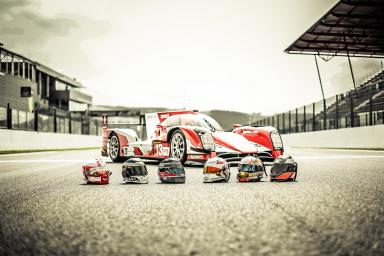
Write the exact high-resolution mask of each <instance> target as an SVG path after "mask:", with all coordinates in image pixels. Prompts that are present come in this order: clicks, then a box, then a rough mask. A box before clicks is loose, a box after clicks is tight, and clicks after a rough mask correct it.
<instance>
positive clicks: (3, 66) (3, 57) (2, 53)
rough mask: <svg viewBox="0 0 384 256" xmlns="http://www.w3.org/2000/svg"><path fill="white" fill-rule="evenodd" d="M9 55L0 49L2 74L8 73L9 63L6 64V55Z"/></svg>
mask: <svg viewBox="0 0 384 256" xmlns="http://www.w3.org/2000/svg"><path fill="white" fill-rule="evenodd" d="M6 54H7V53H6V52H5V51H4V50H1V49H0V72H1V73H6V72H7V63H6V62H5V55H6Z"/></svg>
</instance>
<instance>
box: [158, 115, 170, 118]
mask: <svg viewBox="0 0 384 256" xmlns="http://www.w3.org/2000/svg"><path fill="white" fill-rule="evenodd" d="M168 117H169V114H161V115H160V118H161V119H165V118H168Z"/></svg>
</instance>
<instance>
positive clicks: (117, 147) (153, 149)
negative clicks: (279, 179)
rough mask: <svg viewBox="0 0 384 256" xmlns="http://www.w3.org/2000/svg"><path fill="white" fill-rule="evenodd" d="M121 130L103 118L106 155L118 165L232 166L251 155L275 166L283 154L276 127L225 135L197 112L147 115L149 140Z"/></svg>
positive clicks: (247, 128)
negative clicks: (136, 161)
mask: <svg viewBox="0 0 384 256" xmlns="http://www.w3.org/2000/svg"><path fill="white" fill-rule="evenodd" d="M115 125H116V126H115ZM114 126H115V127H114ZM120 126H121V125H120ZM117 127H118V124H116V123H115V124H113V123H108V116H106V115H105V116H103V145H102V155H103V156H110V158H111V159H112V160H113V161H115V162H116V161H121V160H122V159H124V158H132V157H139V158H143V159H156V160H163V159H166V158H173V159H177V160H179V161H180V162H181V163H182V164H184V163H185V162H202V163H204V162H206V161H207V160H208V159H210V158H213V157H216V156H220V157H221V158H224V159H226V160H227V161H228V162H232V161H240V160H241V158H243V157H244V156H247V155H254V156H257V157H259V158H260V159H261V160H263V161H267V162H273V161H274V159H275V158H276V157H278V156H279V155H282V154H283V144H282V142H281V138H280V135H279V133H278V132H277V130H276V129H275V128H273V127H251V126H238V125H237V126H236V127H235V129H234V130H233V131H232V132H225V131H224V130H223V128H222V127H221V126H220V125H219V124H218V123H217V122H216V121H215V120H214V119H213V118H211V117H210V116H207V115H205V114H202V113H199V112H198V111H193V110H182V111H168V112H157V113H147V114H145V125H144V128H145V129H146V133H147V136H146V138H147V139H146V140H140V139H139V138H138V136H137V133H136V132H135V131H134V130H133V129H128V128H117Z"/></svg>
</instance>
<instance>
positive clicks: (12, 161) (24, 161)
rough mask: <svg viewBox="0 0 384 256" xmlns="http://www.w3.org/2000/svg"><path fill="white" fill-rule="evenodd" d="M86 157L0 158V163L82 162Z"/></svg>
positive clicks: (85, 160)
mask: <svg viewBox="0 0 384 256" xmlns="http://www.w3.org/2000/svg"><path fill="white" fill-rule="evenodd" d="M87 160H88V159H30V160H0V163H23V164H24V163H84V162H87Z"/></svg>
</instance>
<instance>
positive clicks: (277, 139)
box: [271, 131, 283, 150]
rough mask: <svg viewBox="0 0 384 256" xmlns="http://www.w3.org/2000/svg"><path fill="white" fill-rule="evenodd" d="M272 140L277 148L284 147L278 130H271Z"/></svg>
mask: <svg viewBox="0 0 384 256" xmlns="http://www.w3.org/2000/svg"><path fill="white" fill-rule="evenodd" d="M271 141H272V145H273V148H274V149H275V150H277V149H283V142H282V141H281V137H280V134H279V133H278V132H277V131H273V132H271Z"/></svg>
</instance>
